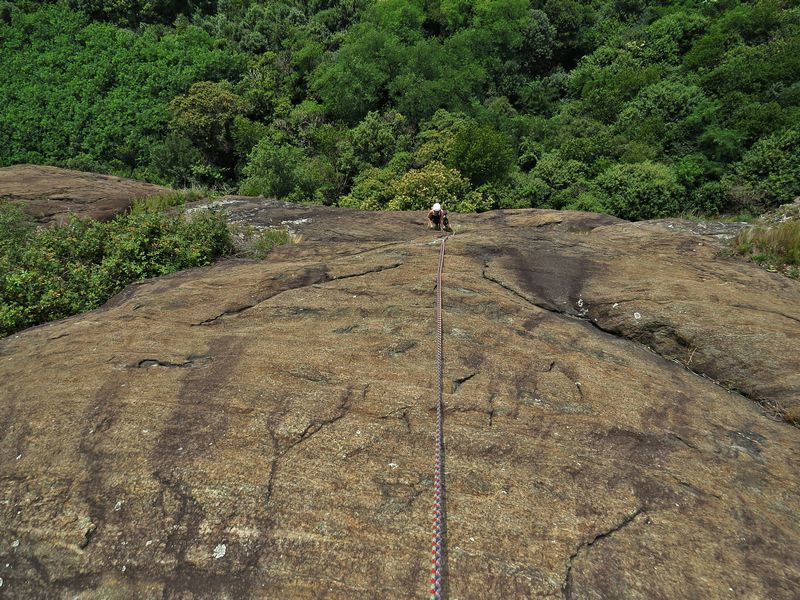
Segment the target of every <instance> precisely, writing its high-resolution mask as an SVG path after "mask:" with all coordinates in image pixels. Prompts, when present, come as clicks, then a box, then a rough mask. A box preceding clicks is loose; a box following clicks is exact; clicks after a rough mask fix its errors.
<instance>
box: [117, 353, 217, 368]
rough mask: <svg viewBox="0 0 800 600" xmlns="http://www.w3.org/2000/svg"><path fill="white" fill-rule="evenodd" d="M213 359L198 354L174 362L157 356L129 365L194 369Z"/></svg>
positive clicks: (130, 366)
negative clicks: (179, 361)
mask: <svg viewBox="0 0 800 600" xmlns="http://www.w3.org/2000/svg"><path fill="white" fill-rule="evenodd" d="M210 360H211V357H210V356H198V357H194V358H189V359H188V360H186V361H184V362H182V363H174V362H169V361H165V360H159V359H157V358H145V359H142V360H140V361H139V362H137V363H135V364H133V365H128V368H129V369H148V368H150V367H164V368H165V369H193V368H195V367H197V366H202V365H204V364H206V363H208V362H209V361H210Z"/></svg>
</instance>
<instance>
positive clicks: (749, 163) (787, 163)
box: [730, 128, 800, 206]
mask: <svg viewBox="0 0 800 600" xmlns="http://www.w3.org/2000/svg"><path fill="white" fill-rule="evenodd" d="M730 180H732V183H733V184H734V185H739V186H743V187H746V188H750V189H752V190H754V191H756V192H760V193H761V195H762V197H763V199H764V203H765V204H766V206H777V205H778V204H782V203H787V202H791V201H792V200H794V198H796V197H797V196H800V128H794V129H787V130H786V131H784V132H782V133H777V134H774V135H771V136H770V137H768V138H765V139H763V140H761V141H759V142H758V143H756V144H755V145H754V146H753V147H752V148H751V149H750V150H749V151H748V152H747V153H745V155H744V156H743V157H742V160H741V162H739V163H737V164H736V165H735V166H734V175H733V176H732V177H731V178H730Z"/></svg>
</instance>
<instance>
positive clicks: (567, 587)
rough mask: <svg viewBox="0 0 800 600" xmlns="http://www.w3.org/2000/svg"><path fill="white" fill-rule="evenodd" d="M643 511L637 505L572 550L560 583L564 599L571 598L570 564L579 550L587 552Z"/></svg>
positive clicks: (628, 523)
mask: <svg viewBox="0 0 800 600" xmlns="http://www.w3.org/2000/svg"><path fill="white" fill-rule="evenodd" d="M643 512H644V508H643V507H641V506H640V507H638V508H637V509H636V510H634V511H633V512H632V513H631V514H629V515H628V516H627V517H625V518H624V519H623V520H622V521H620V522H619V523H618V524H617V525H614V526H613V527H612V528H611V529H608V530H606V531H602V532H600V533H598V534H597V535H595V536H594V537H593V538H592V539H591V540H588V541H585V542H582V543H581V544H580V545H579V546H578V547H577V548H576V549H575V552H573V553H572V554H571V555H570V557H569V558H568V559H567V565H566V572H565V574H564V580H563V583H562V584H561V591H562V593H563V595H564V600H572V565H573V563H574V561H575V559H576V558H577V557H578V555H579V554H580V553H581V551H584V550H585V551H586V552H587V553H588V551H589V548H591V547H592V546H594V545H595V543H597V542H598V541H600V540H604V539H606V538H608V537H611V536H612V535H614V534H615V533H617V532H618V531H620V530H622V529H624V528H625V527H627V526H628V525H630V524H631V523H633V522H634V521H635V520H636V518H637V517H638V516H639V515H640V514H642V513H643Z"/></svg>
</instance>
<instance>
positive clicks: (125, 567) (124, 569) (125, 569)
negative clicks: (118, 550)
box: [122, 565, 128, 573]
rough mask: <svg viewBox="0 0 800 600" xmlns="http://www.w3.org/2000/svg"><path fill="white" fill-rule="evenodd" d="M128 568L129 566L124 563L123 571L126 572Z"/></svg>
mask: <svg viewBox="0 0 800 600" xmlns="http://www.w3.org/2000/svg"><path fill="white" fill-rule="evenodd" d="M127 570H128V566H127V565H122V572H123V573H124V572H125V571H127Z"/></svg>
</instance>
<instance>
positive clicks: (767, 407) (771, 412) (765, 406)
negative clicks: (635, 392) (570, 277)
mask: <svg viewBox="0 0 800 600" xmlns="http://www.w3.org/2000/svg"><path fill="white" fill-rule="evenodd" d="M487 267H488V263H486V264H485V265H484V268H483V271H482V273H481V274H482V276H483V278H484V279H486V280H487V281H491V282H492V283H494V284H497V285H498V286H500V287H501V288H503V289H504V290H506V291H508V292H510V293H511V294H513V295H514V296H516V297H517V298H520V299H522V300H524V301H525V302H527V303H528V304H530V305H531V306H535V307H536V308H541V309H542V310H546V311H547V312H550V313H552V314H555V315H558V316H560V317H562V318H564V319H568V320H574V321H579V322H582V323H586V324H588V325H590V326H591V327H593V328H594V329H597V330H598V331H601V332H603V333H606V334H608V335H611V336H614V337H615V338H617V339H620V340H625V341H628V342H632V343H634V344H636V345H638V346H640V347H641V348H644V349H646V350H647V351H648V352H651V353H652V354H654V355H655V356H658V357H659V358H661V359H663V360H666V361H669V362H672V363H674V364H676V365H680V366H681V367H682V368H683V369H684V370H686V371H688V372H689V373H692V374H694V375H697V376H698V377H702V378H703V379H705V380H707V381H710V382H711V383H712V384H714V385H715V386H717V387H719V388H720V389H723V390H725V391H726V392H730V393H734V394H738V395H739V396H741V397H742V398H744V399H746V400H748V401H750V402H752V403H754V404H757V405H759V406H760V407H761V408H762V410H763V411H764V412H763V413H762V416H764V417H765V418H767V419H771V420H776V421H781V422H785V423H788V424H789V425H792V426H794V427H797V428H798V429H800V423H794V422H792V421H787V420H786V419H785V418H784V417H783V415H782V413H781V412H780V411H779V410H777V409H776V408H775V406H774V402H772V401H771V400H768V399H765V398H760V397H757V396H754V395H751V394H749V393H747V392H745V391H744V390H741V389H737V388H734V387H728V386H727V385H725V384H724V382H721V381H719V380H717V379H714V378H713V377H711V376H709V375H708V374H706V373H704V372H702V371H697V370H695V369H693V368H692V367H690V366H689V363H688V362H682V361H679V360H677V359H671V358H669V357H667V356H664V355H663V354H661V353H660V352H659V351H658V350H656V349H655V348H652V347H650V346H648V345H647V344H645V343H643V342H641V341H640V340H637V339H635V338H634V337H627V336H625V335H624V334H622V333H621V332H620V331H619V330H616V329H612V328H605V327H603V326H602V325H600V324H599V323H598V322H597V321H596V320H592V319H590V318H587V317H584V316H580V315H573V314H570V313H568V312H566V311H564V310H561V309H559V308H557V307H555V306H549V305H548V304H545V303H539V302H534V301H533V300H531V299H530V298H528V297H527V296H525V295H524V294H521V293H520V292H518V291H517V290H515V289H514V288H512V287H511V286H509V285H507V284H505V283H503V282H502V281H500V280H499V279H496V278H494V277H492V276H491V275H488V274H487V273H486V268H487ZM781 316H786V315H783V314H781ZM787 318H790V319H791V318H792V317H787ZM676 341H677V340H676ZM577 387H578V390H579V391H580V392H581V396H582V395H583V391H582V390H581V388H580V386H577Z"/></svg>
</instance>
